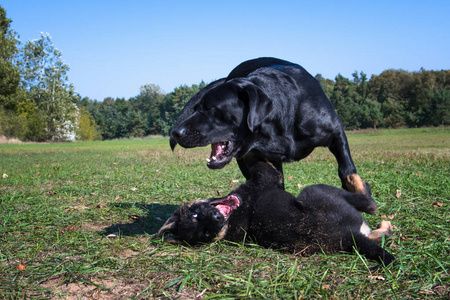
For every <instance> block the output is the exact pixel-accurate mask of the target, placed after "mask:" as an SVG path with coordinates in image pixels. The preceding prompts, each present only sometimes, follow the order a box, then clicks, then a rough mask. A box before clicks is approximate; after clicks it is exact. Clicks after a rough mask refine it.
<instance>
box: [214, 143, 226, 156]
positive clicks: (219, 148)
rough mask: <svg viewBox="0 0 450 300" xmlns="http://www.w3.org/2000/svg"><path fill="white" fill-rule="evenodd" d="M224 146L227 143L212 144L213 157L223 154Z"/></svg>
mask: <svg viewBox="0 0 450 300" xmlns="http://www.w3.org/2000/svg"><path fill="white" fill-rule="evenodd" d="M224 145H225V142H220V143H214V144H211V156H215V157H217V156H219V155H220V154H222V153H223V148H222V146H224Z"/></svg>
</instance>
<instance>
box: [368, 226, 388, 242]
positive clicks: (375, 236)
mask: <svg viewBox="0 0 450 300" xmlns="http://www.w3.org/2000/svg"><path fill="white" fill-rule="evenodd" d="M392 229H393V228H392V224H391V222H389V221H381V222H380V224H378V226H377V229H375V230H373V231H372V232H371V233H370V234H369V239H371V240H372V241H374V242H377V243H381V241H382V240H383V233H384V234H385V235H386V236H392Z"/></svg>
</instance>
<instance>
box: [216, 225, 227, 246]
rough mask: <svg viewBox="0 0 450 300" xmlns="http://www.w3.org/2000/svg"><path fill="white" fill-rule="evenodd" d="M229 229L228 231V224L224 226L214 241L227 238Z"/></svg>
mask: <svg viewBox="0 0 450 300" xmlns="http://www.w3.org/2000/svg"><path fill="white" fill-rule="evenodd" d="M227 229H228V222H227V223H226V224H225V225H223V227H222V229H221V230H220V232H219V233H218V234H217V236H216V237H215V238H214V241H218V240H223V239H224V238H225V235H226V234H227Z"/></svg>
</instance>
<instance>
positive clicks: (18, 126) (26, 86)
mask: <svg viewBox="0 0 450 300" xmlns="http://www.w3.org/2000/svg"><path fill="white" fill-rule="evenodd" d="M10 23H11V20H10V19H8V18H7V17H6V12H5V10H4V9H3V8H2V7H1V6H0V31H1V32H0V56H1V62H0V135H5V136H7V137H15V138H19V139H21V140H27V141H74V140H83V141H85V140H101V139H116V138H125V137H143V136H147V135H154V134H160V135H168V134H169V132H170V129H171V127H172V126H173V124H174V123H175V121H176V118H177V116H178V114H179V113H180V111H181V110H182V108H183V107H184V105H185V103H186V102H187V101H188V100H189V99H190V98H191V97H192V96H193V95H194V94H196V93H197V92H198V91H200V90H201V89H202V88H204V87H205V86H206V83H205V82H201V83H199V84H194V85H191V86H187V85H180V86H179V87H177V88H175V89H174V90H173V91H172V92H170V93H164V92H163V91H162V90H161V88H160V87H159V86H157V85H155V84H146V85H144V86H142V87H141V88H140V91H139V94H138V95H137V96H135V97H132V98H129V99H124V98H110V97H108V98H105V99H104V100H103V101H96V100H92V99H89V98H88V97H82V96H81V95H79V94H78V93H76V92H75V89H74V87H73V85H72V84H71V83H70V81H69V78H68V71H69V66H68V65H67V64H65V63H64V61H63V60H62V53H61V52H60V51H59V50H58V49H57V48H56V47H55V46H54V45H53V43H52V40H51V37H50V36H49V35H48V34H42V33H41V34H40V36H39V38H37V39H35V40H32V41H27V42H26V43H22V42H21V41H20V40H19V39H18V37H17V33H15V32H14V31H13V30H12V29H11V26H10V25H11V24H10ZM225 75H226V74H224V76H225ZM315 77H316V79H317V80H318V81H319V82H320V83H321V85H322V87H323V90H324V91H325V93H326V95H327V96H328V98H329V99H330V100H331V102H332V104H333V106H334V109H335V110H336V112H337V113H338V115H339V117H340V118H341V120H342V122H343V124H344V126H345V128H346V129H347V130H352V129H363V128H396V127H421V126H439V125H448V124H449V123H450V70H441V71H429V70H424V69H421V70H419V71H416V72H408V71H404V70H394V69H390V70H386V71H384V72H382V73H381V74H380V75H372V76H371V78H370V79H368V78H367V75H366V74H365V73H364V72H359V73H358V72H356V71H355V72H354V73H353V74H352V78H350V79H349V78H345V77H344V76H342V75H340V74H339V75H337V76H336V77H335V78H334V80H332V79H325V78H324V77H323V76H321V75H320V74H317V75H316V76H315Z"/></svg>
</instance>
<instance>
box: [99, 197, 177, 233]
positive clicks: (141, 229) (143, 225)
mask: <svg viewBox="0 0 450 300" xmlns="http://www.w3.org/2000/svg"><path fill="white" fill-rule="evenodd" d="M110 205H111V206H112V207H115V208H119V209H130V208H132V207H139V208H141V209H142V210H144V211H147V214H144V215H140V216H130V223H123V224H112V225H111V226H109V227H106V228H105V229H104V230H103V232H102V234H103V235H109V234H112V233H114V234H118V235H121V236H135V235H144V234H149V235H153V234H155V233H157V232H158V230H159V229H160V228H161V226H162V225H163V224H164V222H165V221H166V220H167V219H168V218H169V217H170V216H171V215H172V214H173V212H174V211H175V210H176V209H177V208H178V205H171V204H164V205H163V204H159V203H133V204H131V203H111V204H110Z"/></svg>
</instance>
